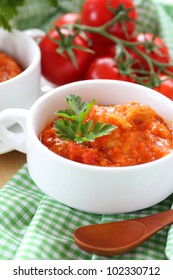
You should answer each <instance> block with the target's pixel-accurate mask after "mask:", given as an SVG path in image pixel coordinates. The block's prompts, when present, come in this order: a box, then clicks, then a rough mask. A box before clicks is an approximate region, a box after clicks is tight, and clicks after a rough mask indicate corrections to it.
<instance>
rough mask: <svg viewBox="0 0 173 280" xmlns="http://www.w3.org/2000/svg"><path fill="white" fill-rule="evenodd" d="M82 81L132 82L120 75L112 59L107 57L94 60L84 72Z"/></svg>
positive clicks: (130, 79)
mask: <svg viewBox="0 0 173 280" xmlns="http://www.w3.org/2000/svg"><path fill="white" fill-rule="evenodd" d="M83 79H84V80H90V79H110V80H122V81H128V82H134V80H133V79H132V78H131V77H129V76H125V75H121V74H120V73H119V70H118V68H117V66H116V64H115V61H114V59H113V58H112V57H108V56H107V57H97V58H95V59H94V60H93V61H92V62H91V64H90V66H89V67H88V69H87V71H86V72H85V74H84V77H83Z"/></svg>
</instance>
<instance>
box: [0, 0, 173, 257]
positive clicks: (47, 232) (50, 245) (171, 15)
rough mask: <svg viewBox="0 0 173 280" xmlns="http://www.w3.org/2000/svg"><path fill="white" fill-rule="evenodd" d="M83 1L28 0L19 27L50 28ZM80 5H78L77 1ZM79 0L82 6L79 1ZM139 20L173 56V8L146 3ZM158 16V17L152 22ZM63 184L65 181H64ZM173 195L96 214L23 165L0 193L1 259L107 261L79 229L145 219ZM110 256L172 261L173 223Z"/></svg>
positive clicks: (168, 203) (168, 204) (169, 204)
mask: <svg viewBox="0 0 173 280" xmlns="http://www.w3.org/2000/svg"><path fill="white" fill-rule="evenodd" d="M81 2H82V0H78V1H77V0H71V1H70V0H69V1H64V0H63V1H62V0H59V3H61V9H59V10H56V9H55V8H48V4H47V3H46V0H45V1H44V0H42V1H39V3H38V1H34V0H26V5H25V7H22V8H21V10H20V11H21V12H20V14H19V16H18V17H17V18H16V26H17V28H19V29H26V28H31V27H37V28H41V29H44V30H46V29H48V28H49V26H50V22H51V20H52V19H53V18H55V17H56V16H57V14H60V13H61V12H62V11H63V10H64V11H74V8H73V6H75V8H76V9H77V7H79V5H80V4H81ZM135 2H136V3H137V2H138V3H139V2H140V0H136V1H135ZM74 3H75V5H74ZM77 3H78V5H77ZM139 14H140V20H141V21H142V22H143V24H144V26H145V27H146V30H149V31H150V32H151V31H155V32H158V34H160V35H161V36H162V37H163V39H164V40H165V42H166V44H167V45H168V47H169V49H170V53H171V55H172V57H173V6H171V5H166V4H165V3H164V2H163V3H160V1H159V2H158V1H156V0H148V1H147V0H145V1H143V5H142V7H139ZM153 17H154V18H155V19H157V20H155V21H154V20H153ZM59 183H60V182H59ZM172 203H173V195H171V196H170V197H168V198H167V199H165V200H164V201H162V202H161V203H159V204H157V205H155V206H153V207H150V208H148V209H145V210H141V211H137V212H133V213H129V214H115V215H96V214H89V213H84V212H80V211H77V210H74V209H72V208H69V207H67V206H65V205H62V204H60V203H58V202H57V201H55V200H54V199H52V198H50V197H49V196H47V195H46V194H44V193H43V192H41V191H40V190H39V189H38V187H37V186H35V184H34V183H33V181H32V180H31V178H30V176H29V174H28V170H27V165H24V166H23V167H22V168H21V169H20V170H19V171H18V172H17V173H16V174H15V176H14V177H13V178H11V180H10V181H9V182H7V183H6V185H5V186H4V188H3V189H2V190H1V191H0V259H3V260H4V259H15V260H19V259H27V260H30V259H33V260H34V259H37V260H39V259H42V260H52V259H58V260H59V259H65V260H67V259H71V260H73V259H75V260H77V259H87V260H90V259H94V260H98V259H105V258H103V257H98V256H96V255H91V254H88V253H86V252H84V251H82V250H80V249H79V248H78V247H77V246H76V244H75V243H74V240H73V232H74V230H75V229H76V228H78V227H80V226H82V225H87V224H95V223H105V222H110V221H118V220H123V219H129V218H135V217H142V216H145V215H150V214H154V213H157V212H161V211H165V210H168V209H170V208H171V207H172ZM106 259H119V260H129V259H133V260H135V259H138V260H139V259H140V260H142V259H144V260H147V259H154V260H156V259H160V260H163V259H173V226H170V227H166V228H164V229H162V230H161V231H160V232H158V233H157V234H155V235H154V236H152V237H151V238H150V239H149V240H148V241H146V242H145V243H144V244H142V245H141V246H139V247H138V248H136V249H135V250H133V251H131V252H129V253H127V254H124V255H120V256H114V257H110V258H106Z"/></svg>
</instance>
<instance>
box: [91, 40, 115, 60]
mask: <svg viewBox="0 0 173 280" xmlns="http://www.w3.org/2000/svg"><path fill="white" fill-rule="evenodd" d="M91 48H92V49H93V51H94V52H95V56H111V57H113V58H114V57H115V56H116V45H115V44H114V45H110V46H109V45H104V46H103V45H101V44H97V43H95V42H94V43H93V44H92V46H91Z"/></svg>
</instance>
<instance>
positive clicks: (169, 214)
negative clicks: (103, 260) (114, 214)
mask: <svg viewBox="0 0 173 280" xmlns="http://www.w3.org/2000/svg"><path fill="white" fill-rule="evenodd" d="M171 223H173V210H168V211H165V212H161V213H158V214H154V215H151V216H146V217H143V218H137V219H130V220H125V221H119V222H112V223H106V224H97V225H88V226H83V227H80V228H78V229H76V230H75V232H74V240H75V242H76V244H77V245H78V246H79V247H80V248H81V249H83V250H85V251H87V252H90V253H94V254H97V255H103V256H112V255H118V254H123V253H126V252H128V251H130V250H132V249H134V248H135V247H137V246H138V245H140V244H141V243H143V242H144V241H145V240H147V239H148V238H149V237H150V236H152V235H153V234H154V233H156V232H157V231H159V230H160V229H162V228H163V227H165V226H167V225H169V224H171Z"/></svg>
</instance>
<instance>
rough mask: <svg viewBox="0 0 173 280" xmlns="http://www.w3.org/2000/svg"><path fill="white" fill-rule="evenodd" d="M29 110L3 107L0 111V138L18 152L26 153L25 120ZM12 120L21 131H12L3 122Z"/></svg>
mask: <svg viewBox="0 0 173 280" xmlns="http://www.w3.org/2000/svg"><path fill="white" fill-rule="evenodd" d="M28 113H29V110H25V109H5V110H3V111H1V113H0V138H1V139H2V141H4V142H5V143H7V144H8V145H10V146H11V147H12V148H14V149H16V150H17V151H19V152H22V153H26V120H27V116H28ZM7 120H12V121H14V122H16V123H18V124H19V125H20V126H21V128H22V130H23V131H22V132H12V131H11V130H10V127H8V128H7V127H6V125H5V122H6V121H7Z"/></svg>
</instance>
